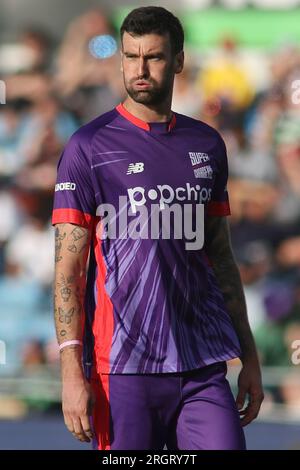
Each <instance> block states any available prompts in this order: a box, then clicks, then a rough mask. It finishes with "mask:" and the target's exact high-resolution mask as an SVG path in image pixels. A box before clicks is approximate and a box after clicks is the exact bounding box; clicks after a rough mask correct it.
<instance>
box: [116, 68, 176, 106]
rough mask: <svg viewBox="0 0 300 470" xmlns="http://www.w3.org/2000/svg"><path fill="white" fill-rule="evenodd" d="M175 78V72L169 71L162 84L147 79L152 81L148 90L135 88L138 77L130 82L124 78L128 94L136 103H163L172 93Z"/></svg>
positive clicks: (149, 81)
mask: <svg viewBox="0 0 300 470" xmlns="http://www.w3.org/2000/svg"><path fill="white" fill-rule="evenodd" d="M173 79H174V77H173V73H168V75H166V77H165V79H164V81H163V82H162V84H161V85H160V86H158V85H157V84H156V83H155V82H154V81H153V80H151V79H145V80H146V81H147V82H148V83H150V88H149V89H147V90H138V89H136V88H134V83H135V82H136V81H137V79H135V80H132V81H131V82H129V83H126V81H125V79H124V85H125V89H126V91H127V93H128V95H129V96H130V98H132V99H133V101H135V102H136V103H141V104H146V105H158V104H161V103H162V102H163V101H164V100H165V99H166V98H167V96H168V95H169V94H170V90H171V88H172V87H173Z"/></svg>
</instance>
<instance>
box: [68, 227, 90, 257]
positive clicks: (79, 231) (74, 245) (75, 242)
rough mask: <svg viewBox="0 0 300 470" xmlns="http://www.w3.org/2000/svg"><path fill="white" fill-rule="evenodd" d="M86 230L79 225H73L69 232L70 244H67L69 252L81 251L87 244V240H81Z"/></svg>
mask: <svg viewBox="0 0 300 470" xmlns="http://www.w3.org/2000/svg"><path fill="white" fill-rule="evenodd" d="M85 235H86V231H85V230H84V229H83V228H81V227H75V228H74V230H72V232H71V233H70V236H69V238H70V239H71V244H70V245H69V246H68V250H69V251H71V253H81V252H82V250H83V249H84V248H85V247H86V245H87V240H84V241H83V242H82V239H83V238H84V237H85Z"/></svg>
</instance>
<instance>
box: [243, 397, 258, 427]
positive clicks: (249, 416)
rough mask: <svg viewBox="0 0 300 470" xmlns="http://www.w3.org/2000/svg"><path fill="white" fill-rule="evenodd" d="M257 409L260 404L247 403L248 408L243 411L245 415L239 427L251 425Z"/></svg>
mask: <svg viewBox="0 0 300 470" xmlns="http://www.w3.org/2000/svg"><path fill="white" fill-rule="evenodd" d="M259 409H260V402H253V403H249V405H248V407H247V408H246V410H245V412H246V413H245V415H244V417H243V418H242V419H241V425H242V426H247V424H249V423H251V421H253V420H254V419H255V418H256V417H257V415H258V412H259Z"/></svg>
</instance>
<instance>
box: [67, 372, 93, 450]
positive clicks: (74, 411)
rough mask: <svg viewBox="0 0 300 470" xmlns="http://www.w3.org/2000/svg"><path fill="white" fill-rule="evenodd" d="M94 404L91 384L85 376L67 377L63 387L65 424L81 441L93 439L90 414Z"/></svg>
mask: <svg viewBox="0 0 300 470" xmlns="http://www.w3.org/2000/svg"><path fill="white" fill-rule="evenodd" d="M93 406H94V397H93V393H92V389H91V385H90V384H89V383H88V382H87V381H86V379H85V378H84V377H76V378H72V379H70V378H66V379H65V380H63V388H62V410H63V414H64V420H65V425H66V426H67V428H68V430H69V431H70V432H71V433H72V434H73V436H74V437H76V438H77V439H79V441H81V442H90V441H91V439H93V431H92V429H91V423H90V418H89V417H90V416H91V415H92V409H93Z"/></svg>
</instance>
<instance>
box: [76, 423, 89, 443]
mask: <svg viewBox="0 0 300 470" xmlns="http://www.w3.org/2000/svg"><path fill="white" fill-rule="evenodd" d="M73 425H74V431H75V434H76V437H77V439H79V440H80V441H81V442H90V439H89V438H88V437H87V436H86V435H85V433H84V431H83V429H82V425H81V420H80V419H79V418H78V417H77V418H73Z"/></svg>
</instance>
